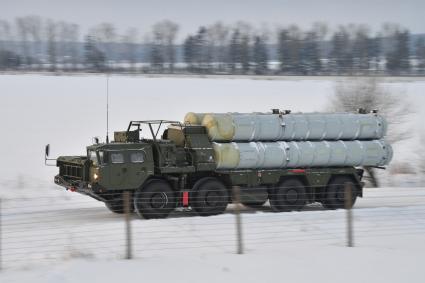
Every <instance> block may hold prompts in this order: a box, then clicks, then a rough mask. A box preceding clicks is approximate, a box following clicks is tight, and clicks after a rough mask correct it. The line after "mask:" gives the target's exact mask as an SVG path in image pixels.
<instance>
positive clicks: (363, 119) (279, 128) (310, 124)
mask: <svg viewBox="0 0 425 283" xmlns="http://www.w3.org/2000/svg"><path fill="white" fill-rule="evenodd" d="M200 120H202V123H201V124H202V125H203V126H205V127H206V128H207V131H208V135H209V137H210V139H211V140H212V141H292V140H297V141H306V140H373V139H381V138H382V137H383V136H384V135H385V133H386V130H387V123H386V121H385V119H384V118H383V117H382V116H380V115H377V114H374V113H371V114H354V113H294V114H284V115H283V114H266V113H252V114H242V113H227V114H219V113H217V114H205V113H199V114H196V113H188V114H187V115H186V117H185V121H186V122H189V123H191V124H198V123H199V121H200Z"/></svg>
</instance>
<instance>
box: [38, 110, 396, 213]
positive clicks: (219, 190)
mask: <svg viewBox="0 0 425 283" xmlns="http://www.w3.org/2000/svg"><path fill="white" fill-rule="evenodd" d="M188 117H189V118H188ZM318 129H319V130H320V131H324V132H323V133H320V132H319V131H318ZM385 131H386V123H385V120H384V119H383V118H382V117H381V116H379V115H378V114H377V113H372V114H352V113H351V114H350V113H345V114H344V113H338V114H332V113H329V114H322V115H321V114H318V113H312V114H290V113H289V112H288V111H287V112H280V111H273V113H267V114H266V113H264V114H263V113H251V114H237V113H232V114H205V113H204V114H196V113H189V114H188V115H186V119H185V122H184V123H181V122H178V121H165V120H155V121H152V120H150V121H131V122H130V123H129V125H128V127H127V130H126V131H122V132H115V134H114V141H112V142H108V143H98V142H95V143H94V144H93V145H90V146H88V147H87V152H86V154H84V155H83V156H60V157H58V158H57V159H55V160H56V166H57V167H59V174H58V175H57V176H55V178H54V182H55V183H56V184H57V185H59V186H62V187H64V188H66V189H67V190H71V191H76V192H79V193H82V194H85V195H88V196H90V197H92V198H94V199H96V200H99V201H102V202H104V203H105V205H106V207H107V208H109V209H110V210H111V211H113V212H115V213H123V212H124V204H123V193H124V192H129V193H130V196H131V205H130V209H131V211H134V210H135V211H136V212H137V214H138V215H140V216H141V217H143V218H146V219H149V218H165V217H167V216H168V215H169V214H170V213H171V212H172V211H174V210H175V209H176V208H178V207H182V208H186V210H190V211H193V212H196V213H197V214H198V215H201V216H208V215H215V214H220V213H223V212H224V211H225V210H226V207H227V205H228V204H229V203H231V202H232V198H233V196H232V189H233V188H235V187H237V188H239V190H238V191H239V192H240V196H239V199H240V201H241V203H243V204H244V205H246V206H250V207H261V206H263V205H264V204H266V203H267V202H268V203H269V204H270V207H271V208H272V210H273V211H276V212H281V211H292V210H301V209H302V208H303V207H304V206H305V205H306V204H309V203H313V202H319V203H321V204H322V205H323V206H324V207H325V208H328V209H338V208H344V205H345V199H346V197H347V192H348V194H351V196H350V197H351V199H352V201H351V203H352V204H354V202H355V200H356V198H357V197H362V196H363V182H362V177H363V169H361V167H362V166H372V167H382V166H385V165H387V164H388V163H389V162H390V161H391V158H392V149H391V146H390V145H389V144H387V143H386V142H385V141H384V140H382V138H383V137H384V135H385ZM145 132H147V133H148V136H144V137H142V136H143V135H145ZM48 154H49V146H46V158H47V156H48ZM347 188H350V189H349V190H347Z"/></svg>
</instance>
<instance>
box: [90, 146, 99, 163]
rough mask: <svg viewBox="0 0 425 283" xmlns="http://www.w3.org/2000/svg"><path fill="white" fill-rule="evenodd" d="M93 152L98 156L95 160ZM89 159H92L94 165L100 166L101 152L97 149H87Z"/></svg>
mask: <svg viewBox="0 0 425 283" xmlns="http://www.w3.org/2000/svg"><path fill="white" fill-rule="evenodd" d="M93 153H94V154H95V156H96V159H95V160H94V159H93V158H92V157H93V155H92V154H93ZM87 159H88V160H90V161H91V162H92V164H93V165H94V166H99V165H100V159H99V152H98V150H96V149H88V150H87Z"/></svg>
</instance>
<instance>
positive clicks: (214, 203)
mask: <svg viewBox="0 0 425 283" xmlns="http://www.w3.org/2000/svg"><path fill="white" fill-rule="evenodd" d="M190 200H191V206H192V208H193V210H194V211H196V212H197V213H198V214H199V215H200V216H209V215H216V214H221V213H223V212H224V211H225V210H226V207H227V204H228V203H229V193H228V192H227V189H226V187H225V186H224V185H223V183H221V182H220V181H218V180H216V179H213V178H211V179H207V180H205V181H203V182H201V183H200V184H199V185H196V186H195V187H194V189H193V191H192V194H191V198H190Z"/></svg>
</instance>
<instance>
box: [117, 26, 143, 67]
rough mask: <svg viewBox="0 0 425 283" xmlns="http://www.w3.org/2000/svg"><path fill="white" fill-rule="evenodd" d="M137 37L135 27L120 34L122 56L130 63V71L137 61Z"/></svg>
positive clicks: (137, 33)
mask: <svg viewBox="0 0 425 283" xmlns="http://www.w3.org/2000/svg"><path fill="white" fill-rule="evenodd" d="M138 37H139V31H138V30H137V29H136V28H130V29H128V30H127V31H126V32H125V34H124V35H123V36H122V38H121V41H122V45H123V50H122V51H123V52H122V53H123V56H122V58H124V59H125V60H126V61H128V63H129V64H130V69H131V71H134V70H135V64H136V62H137V50H138V47H137V38H138Z"/></svg>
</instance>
